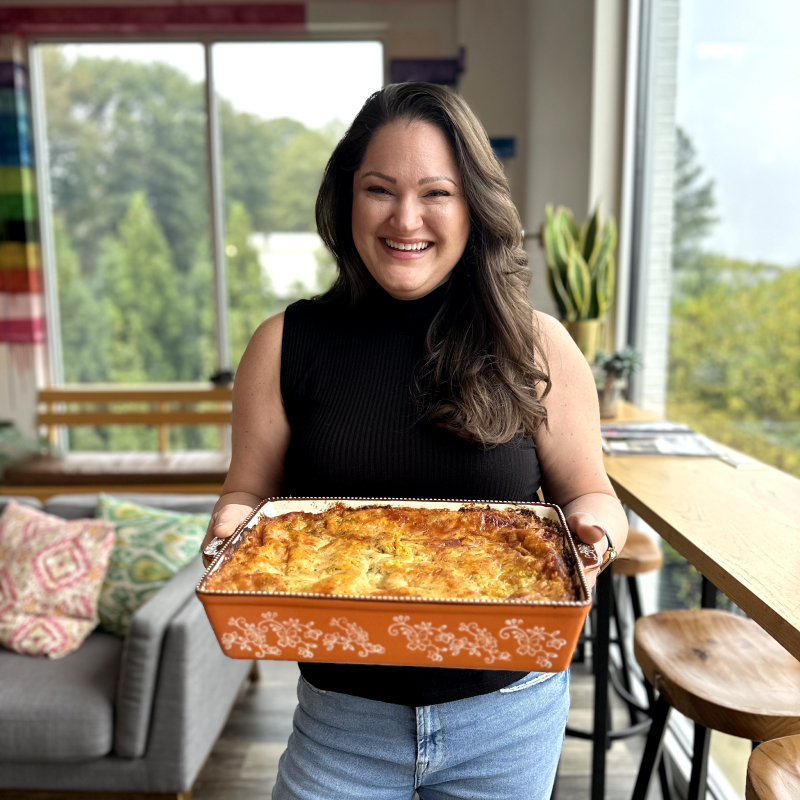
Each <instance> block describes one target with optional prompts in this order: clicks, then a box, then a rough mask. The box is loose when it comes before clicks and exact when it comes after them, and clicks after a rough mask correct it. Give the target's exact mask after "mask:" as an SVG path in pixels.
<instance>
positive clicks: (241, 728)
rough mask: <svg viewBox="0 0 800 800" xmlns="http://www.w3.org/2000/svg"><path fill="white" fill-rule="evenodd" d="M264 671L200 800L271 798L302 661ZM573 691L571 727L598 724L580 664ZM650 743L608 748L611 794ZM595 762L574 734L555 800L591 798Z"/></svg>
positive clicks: (222, 742) (627, 786)
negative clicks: (593, 762) (297, 663)
mask: <svg viewBox="0 0 800 800" xmlns="http://www.w3.org/2000/svg"><path fill="white" fill-rule="evenodd" d="M260 675H261V680H260V681H259V682H258V683H255V684H248V685H247V687H246V688H245V690H244V692H243V694H242V696H241V697H240V699H239V701H238V702H237V704H236V706H235V708H234V709H233V712H232V714H231V717H230V719H229V720H228V724H227V726H226V727H225V730H224V731H223V733H222V736H221V737H220V739H219V741H218V742H217V745H216V747H215V748H214V750H213V751H212V753H211V755H210V757H209V759H208V762H207V763H206V765H205V767H204V769H203V771H202V772H201V773H200V776H199V777H198V779H197V782H196V784H195V789H194V794H193V796H192V797H193V800H265V799H266V798H269V797H270V793H271V791H272V786H273V784H274V782H275V773H276V771H277V767H278V759H279V758H280V756H281V753H282V752H283V750H284V748H285V747H286V740H287V739H288V738H289V734H290V733H291V730H292V714H293V712H294V707H295V704H296V702H297V696H296V685H297V677H298V671H297V665H296V664H294V663H289V662H280V661H266V662H262V663H261V664H260ZM571 695H572V707H571V710H570V715H569V722H570V725H572V726H574V727H582V728H590V727H591V722H592V679H591V676H589V675H588V674H587V671H586V670H585V668H584V666H583V665H580V664H578V665H574V666H573V667H572V680H571ZM614 721H615V725H616V726H619V727H623V726H624V725H625V723H626V716H625V714H624V712H623V709H622V707H621V705H620V704H617V705H616V706H615V710H614ZM642 747H643V739H642V738H641V737H637V738H635V739H630V740H628V741H627V742H616V743H615V744H614V745H613V747H612V748H611V750H610V751H609V752H608V762H607V763H608V780H607V782H606V798H607V800H628V798H630V796H631V791H632V789H633V783H634V779H635V776H636V770H637V768H638V765H639V758H640V756H641V750H642ZM590 765H591V744H590V743H589V742H587V741H583V740H579V739H572V738H567V740H566V742H565V743H564V750H563V752H562V757H561V763H560V765H559V776H558V782H557V786H556V793H555V800H588V798H589V772H590ZM656 784H657V781H653V786H652V787H651V792H650V795H649V796H648V800H661V794H660V792H659V791H658V787H657V785H656ZM332 800H334V798H332ZM509 800H512V798H509ZM513 800H516V799H513Z"/></svg>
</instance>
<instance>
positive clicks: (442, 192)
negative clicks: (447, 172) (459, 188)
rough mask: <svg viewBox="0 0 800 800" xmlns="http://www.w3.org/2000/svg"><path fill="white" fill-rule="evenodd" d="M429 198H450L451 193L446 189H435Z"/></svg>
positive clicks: (429, 193)
mask: <svg viewBox="0 0 800 800" xmlns="http://www.w3.org/2000/svg"><path fill="white" fill-rule="evenodd" d="M428 197H450V192H448V191H445V190H444V189H434V190H433V191H432V192H428Z"/></svg>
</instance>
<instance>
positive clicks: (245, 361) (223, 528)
mask: <svg viewBox="0 0 800 800" xmlns="http://www.w3.org/2000/svg"><path fill="white" fill-rule="evenodd" d="M282 341H283V314H277V315H276V316H274V317H270V318H269V319H268V320H267V321H266V322H264V323H263V324H262V325H261V326H260V327H259V328H258V330H257V331H256V332H255V333H254V334H253V337H252V339H251V340H250V343H249V344H248V345H247V349H246V350H245V352H244V355H243V356H242V360H241V362H240V364H239V368H238V370H237V371H236V382H235V384H234V387H233V415H232V445H233V453H232V457H231V467H230V470H229V471H228V477H227V478H226V479H225V484H224V486H223V487H222V495H221V496H220V498H219V500H218V501H217V504H216V505H215V506H214V513H213V514H212V516H211V522H210V523H209V526H208V532H207V533H206V537H205V539H204V540H203V544H202V547H205V546H206V544H207V543H208V542H209V541H211V539H212V538H213V537H214V536H220V537H226V536H230V535H231V534H232V533H233V531H234V530H235V529H236V526H237V525H238V524H239V523H240V522H241V521H242V520H243V519H244V518H245V517H246V516H247V514H249V513H250V511H252V509H253V508H254V507H255V506H256V505H257V504H258V503H259V501H261V500H262V499H263V498H265V497H273V496H275V495H279V494H280V493H281V489H282V484H283V464H284V458H285V456H286V450H287V448H288V447H289V437H290V431H289V421H288V420H287V419H286V412H285V411H284V408H283V400H282V398H281V380H280V377H281V342H282Z"/></svg>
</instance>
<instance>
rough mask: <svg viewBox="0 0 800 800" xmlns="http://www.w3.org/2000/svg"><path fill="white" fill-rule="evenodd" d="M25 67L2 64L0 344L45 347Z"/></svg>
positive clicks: (28, 98) (0, 113) (0, 82)
mask: <svg viewBox="0 0 800 800" xmlns="http://www.w3.org/2000/svg"><path fill="white" fill-rule="evenodd" d="M29 109H30V95H29V93H28V73H27V69H26V68H25V66H24V65H23V64H21V63H19V62H17V61H14V60H4V61H0V342H7V343H9V344H40V343H42V342H44V317H43V306H44V304H43V302H42V279H41V274H42V273H41V257H40V247H39V226H38V218H37V202H36V176H35V173H34V165H33V158H32V151H33V148H32V145H31V127H30V115H29Z"/></svg>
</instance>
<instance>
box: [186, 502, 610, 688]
mask: <svg viewBox="0 0 800 800" xmlns="http://www.w3.org/2000/svg"><path fill="white" fill-rule="evenodd" d="M334 504H337V505H344V506H345V507H349V508H358V507H363V506H387V505H388V506H397V507H411V508H434V509H450V510H454V511H457V510H459V509H461V508H464V507H467V508H473V509H474V508H479V509H491V510H504V511H505V510H524V509H528V510H532V511H534V512H535V513H536V514H537V515H538V516H539V517H542V518H547V519H548V520H550V521H552V522H553V523H554V524H555V525H556V527H557V528H558V529H559V530H560V531H561V534H562V535H563V546H564V547H563V549H564V557H565V560H566V562H567V565H568V568H569V569H570V570H571V571H572V574H573V577H574V580H573V584H574V586H575V587H576V588H575V597H574V599H572V600H559V601H541V600H539V601H530V600H489V599H446V598H442V599H428V598H419V597H408V596H400V597H391V596H381V597H369V596H351V595H342V594H312V593H300V592H298V593H289V592H257V591H247V592H245V591H228V590H220V589H210V588H209V587H208V586H207V583H208V581H209V578H210V577H211V576H213V575H214V574H215V573H216V572H217V571H218V570H219V569H221V568H222V567H223V566H224V565H225V564H227V563H228V562H229V561H230V560H231V558H232V557H233V554H234V553H235V552H236V550H237V548H238V547H239V546H240V545H241V544H242V542H243V541H244V540H245V537H246V536H247V533H248V530H249V528H250V526H252V525H255V524H256V522H257V520H258V518H259V517H260V516H266V517H275V516H280V515H282V514H286V513H288V512H292V511H304V512H310V513H320V512H323V511H326V510H328V509H330V508H331V507H332V506H333V505H334ZM579 544H582V543H579ZM205 552H206V555H208V556H213V557H214V560H213V561H212V563H211V565H210V566H209V568H208V569H207V570H206V573H205V575H204V576H203V578H202V579H201V581H200V583H199V585H198V586H197V595H198V597H199V598H200V601H201V602H202V604H203V606H204V607H205V610H206V613H207V615H208V618H209V620H210V622H211V626H212V628H213V630H214V633H215V635H216V637H217V639H218V641H219V643H220V646H221V647H222V650H223V652H224V653H225V654H226V655H228V656H230V657H231V658H245V659H274V660H281V661H319V662H340V663H356V664H392V665H408V666H428V667H430V666H440V667H462V668H472V669H504V670H521V671H522V670H524V671H534V670H535V671H539V672H559V671H561V670H564V669H566V668H567V667H568V666H569V663H570V659H571V657H572V652H573V650H574V649H575V645H576V644H577V641H578V636H579V634H580V632H581V630H582V628H583V623H584V619H585V618H586V615H587V614H588V612H589V609H590V607H591V593H590V591H589V589H588V586H587V583H586V575H585V572H584V567H586V569H592V568H594V566H595V565H596V559H595V558H594V557H593V553H594V548H587V547H586V546H582V547H576V543H575V541H574V540H573V537H572V535H571V533H570V532H569V530H568V528H567V525H566V521H565V519H564V515H563V513H562V511H561V509H560V508H559V507H558V506H555V505H552V504H549V503H499V502H490V501H486V502H483V501H481V502H474V501H442V500H406V499H375V498H369V499H366V498H270V499H267V500H264V501H262V502H261V503H260V504H259V505H258V506H257V507H256V508H255V509H254V510H253V513H252V514H251V515H250V516H249V517H248V518H247V519H246V520H245V521H244V522H243V523H242V524H241V525H240V526H239V527H238V528H237V529H236V531H235V532H234V534H233V535H232V536H231V537H229V538H228V539H215V540H212V542H211V543H210V544H209V546H208V547H207V548H206V551H205Z"/></svg>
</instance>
